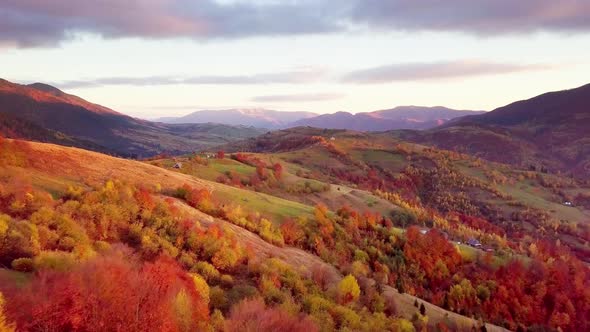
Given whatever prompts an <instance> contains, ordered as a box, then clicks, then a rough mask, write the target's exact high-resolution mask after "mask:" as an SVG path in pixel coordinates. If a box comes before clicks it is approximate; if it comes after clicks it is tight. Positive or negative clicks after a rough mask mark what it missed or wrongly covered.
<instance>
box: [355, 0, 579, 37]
mask: <svg viewBox="0 0 590 332" xmlns="http://www.w3.org/2000/svg"><path fill="white" fill-rule="evenodd" d="M352 20H353V21H355V22H357V23H362V24H365V25H366V26H369V27H371V28H378V29H386V30H404V31H451V32H464V33H470V34H476V35H501V34H514V33H530V32H536V31H571V32H574V31H584V32H588V31H590V1H584V0H559V1H556V0H477V1H474V0H445V1H441V0H421V1H415V0H391V1H383V0H363V1H358V2H356V4H355V6H354V9H353V11H352Z"/></svg>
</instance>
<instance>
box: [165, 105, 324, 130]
mask: <svg viewBox="0 0 590 332" xmlns="http://www.w3.org/2000/svg"><path fill="white" fill-rule="evenodd" d="M316 115H317V114H315V113H310V112H280V111H273V110H266V109H261V108H253V109H229V110H215V111H207V110H204V111H196V112H194V113H191V114H188V115H185V116H182V117H172V118H171V117H168V118H160V119H158V120H157V121H160V122H165V123H207V122H214V123H223V124H227V125H244V126H252V127H257V128H267V129H278V128H284V127H285V126H287V125H289V124H290V123H292V122H295V121H298V120H301V119H306V118H310V117H314V116H316Z"/></svg>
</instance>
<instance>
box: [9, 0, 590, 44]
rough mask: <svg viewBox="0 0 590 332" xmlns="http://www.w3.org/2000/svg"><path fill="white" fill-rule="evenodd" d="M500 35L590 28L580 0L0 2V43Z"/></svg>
mask: <svg viewBox="0 0 590 332" xmlns="http://www.w3.org/2000/svg"><path fill="white" fill-rule="evenodd" d="M359 27H366V28H368V29H370V30H386V31H392V30H395V31H452V32H464V33H469V34H476V35H502V34H513V33H528V32H533V31H584V32H588V31H590V2H589V1H584V0H559V1H556V0H478V1H474V0H445V1H441V0H421V1H416V0H387V1H384V0H297V1H294V0H282V1H281V0H272V1H271V0H265V1H262V0H259V1H252V0H233V1H227V0H225V1H223V2H221V1H220V0H217V1H216V0H198V1H194V0H135V1H121V0H96V1H80V0H51V1H47V0H2V1H1V2H0V44H11V45H16V46H19V47H38V46H55V45H58V44H59V43H60V42H62V41H64V40H69V39H72V38H75V36H76V35H77V34H80V33H91V34H97V35H100V36H102V37H104V38H122V37H137V38H148V39H164V38H192V39H196V40H205V39H212V38H244V37H252V36H292V35H305V34H323V33H331V32H350V31H351V30H355V29H357V28H359Z"/></svg>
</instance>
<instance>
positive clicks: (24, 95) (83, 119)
mask: <svg viewBox="0 0 590 332" xmlns="http://www.w3.org/2000/svg"><path fill="white" fill-rule="evenodd" d="M0 113H1V114H3V115H4V117H3V119H2V120H3V123H4V125H3V127H5V128H8V129H10V130H4V131H3V132H2V134H3V135H5V136H9V137H22V138H29V139H41V140H43V141H47V142H54V143H61V141H62V140H56V139H53V138H51V137H52V136H56V135H57V136H67V137H69V141H70V144H68V145H75V146H80V147H85V148H92V149H94V150H97V151H103V152H114V153H117V154H120V155H124V156H136V157H141V156H149V155H155V154H158V153H162V152H168V153H182V152H188V151H194V150H198V149H200V148H203V147H211V146H213V145H216V144H223V143H227V142H230V141H232V140H235V139H241V138H246V137H251V136H255V135H258V134H259V133H260V131H259V130H256V129H254V128H249V127H233V126H227V125H216V124H200V125H169V124H162V123H154V122H149V121H145V120H139V119H135V118H132V117H129V116H126V115H123V114H121V113H117V112H115V111H113V110H111V109H108V108H106V107H103V106H100V105H96V104H92V103H90V102H87V101H85V100H83V99H81V98H79V97H77V96H73V95H69V94H66V93H64V92H62V91H60V90H59V89H57V88H55V87H52V86H49V85H45V84H41V83H35V84H31V85H19V84H14V83H10V82H8V81H5V80H0ZM6 117H9V119H18V120H19V121H20V122H22V123H27V124H28V125H27V127H28V130H22V131H20V132H18V131H17V132H15V130H19V129H22V128H23V126H17V127H16V128H11V126H12V125H13V124H14V123H9V122H8V121H6V119H7V118H6ZM13 122H14V121H13ZM33 126H34V128H35V130H32V129H33ZM46 130H49V131H53V132H55V133H54V134H52V135H48V133H47V132H46ZM89 143H92V144H89Z"/></svg>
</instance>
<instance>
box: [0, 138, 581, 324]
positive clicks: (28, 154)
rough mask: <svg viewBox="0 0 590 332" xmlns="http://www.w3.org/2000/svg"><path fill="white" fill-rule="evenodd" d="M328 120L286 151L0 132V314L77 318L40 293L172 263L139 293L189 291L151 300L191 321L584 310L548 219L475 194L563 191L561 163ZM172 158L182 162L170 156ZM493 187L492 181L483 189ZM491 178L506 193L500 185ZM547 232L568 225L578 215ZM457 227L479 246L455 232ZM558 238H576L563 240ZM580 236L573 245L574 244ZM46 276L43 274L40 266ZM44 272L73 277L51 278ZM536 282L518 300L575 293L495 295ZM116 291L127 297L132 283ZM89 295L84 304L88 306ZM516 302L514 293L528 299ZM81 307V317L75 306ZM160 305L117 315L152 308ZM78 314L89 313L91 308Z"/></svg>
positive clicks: (487, 317)
mask: <svg viewBox="0 0 590 332" xmlns="http://www.w3.org/2000/svg"><path fill="white" fill-rule="evenodd" d="M305 133H310V132H309V129H306V130H305ZM293 134H294V133H293V132H291V134H290V135H293ZM328 134H329V136H328V137H324V139H321V138H320V137H321V135H313V136H317V137H315V138H305V139H304V140H305V141H308V140H311V141H313V142H314V143H312V144H302V145H301V146H302V147H303V148H300V149H296V150H283V151H280V152H279V151H276V152H275V153H270V154H268V153H255V154H244V153H236V154H233V155H229V154H228V155H223V154H222V153H221V154H219V155H218V154H213V153H212V154H211V155H209V157H210V158H207V157H208V155H207V154H199V155H196V156H195V155H191V156H185V157H181V158H177V159H176V160H173V159H156V160H151V161H146V162H137V161H131V160H125V159H119V158H113V157H109V156H106V155H102V154H98V153H94V152H89V151H85V150H80V149H75V148H64V147H60V146H56V145H50V144H39V143H25V142H18V141H11V140H4V141H2V142H0V146H1V150H0V156H1V157H0V169H1V170H2V174H3V176H2V177H1V178H0V181H1V182H0V184H1V186H0V203H1V204H0V221H2V223H1V224H0V226H2V227H0V231H2V232H0V237H2V238H1V239H0V240H1V241H0V244H1V245H0V260H1V262H0V263H2V264H3V266H6V267H9V268H10V270H4V271H2V273H0V278H1V280H0V281H2V282H1V283H0V285H2V286H0V292H2V293H3V294H4V296H5V297H6V299H7V302H6V303H7V304H6V315H7V317H8V319H9V321H14V322H16V323H17V324H18V325H19V326H23V327H24V326H29V327H30V326H34V325H27V324H42V326H52V327H53V328H55V329H64V328H67V326H69V325H67V324H71V322H72V321H71V320H69V318H68V319H66V318H65V317H77V316H75V315H73V314H72V311H70V310H72V309H70V307H67V306H64V305H63V304H62V303H61V302H60V303H56V302H51V301H54V300H57V299H68V301H70V300H72V301H82V302H84V301H93V300H92V299H105V300H106V298H105V296H111V295H109V294H119V293H120V294H127V293H126V292H131V291H132V292H135V293H137V292H145V291H147V290H149V289H151V288H150V287H156V288H154V289H158V288H157V285H155V284H152V281H149V280H161V279H160V278H163V276H164V275H163V274H162V273H164V274H165V273H169V272H170V271H175V272H170V273H172V275H174V276H175V277H173V280H172V281H170V282H169V283H168V284H169V285H171V286H169V287H172V288H166V289H169V292H171V293H165V294H164V293H157V292H155V291H154V292H148V293H149V294H151V293H153V294H154V296H156V295H157V294H160V295H158V296H156V297H154V298H150V299H149V301H152V302H150V303H154V305H156V303H158V304H157V306H159V308H168V307H170V308H178V307H177V305H178V302H177V301H178V296H181V295H179V294H181V293H183V292H184V293H186V294H191V295H189V297H188V298H187V300H186V301H188V302H190V303H192V305H190V306H189V307H188V308H191V309H190V310H195V315H197V316H199V317H201V318H200V320H191V319H184V320H181V319H180V317H183V316H179V315H180V312H181V311H178V310H177V309H174V310H172V311H169V310H163V311H157V312H158V315H164V316H166V317H168V318H166V319H169V320H170V321H171V322H176V323H174V324H180V323H179V322H181V321H182V322H184V323H183V324H185V326H192V327H193V329H221V330H223V329H225V330H228V331H235V330H236V326H239V324H243V323H244V321H243V320H244V319H246V320H248V319H250V320H252V319H253V320H255V321H254V322H251V323H252V324H275V323H271V322H269V321H256V320H257V319H266V318H264V317H274V315H279V316H281V317H283V318H282V319H281V320H280V321H281V322H284V323H281V324H288V325H286V326H292V327H291V328H295V329H296V328H302V327H297V326H299V325H298V324H303V325H304V326H305V327H304V329H306V330H311V331H315V330H325V331H330V330H351V329H352V330H365V331H374V330H387V329H389V330H394V331H395V330H399V329H401V327H402V326H408V324H409V326H413V327H415V328H417V329H421V328H422V327H425V326H429V327H430V328H449V329H451V330H465V331H466V330H470V329H471V328H472V327H473V326H479V325H481V324H482V321H485V322H486V326H487V328H488V329H491V330H501V328H498V327H495V326H493V325H491V324H489V322H492V323H496V324H500V325H502V326H505V327H507V328H510V329H515V328H517V327H519V326H530V325H531V324H538V325H547V326H557V327H561V326H563V327H566V328H567V327H568V324H570V323H568V322H571V321H550V319H551V318H546V317H551V315H556V314H560V315H561V314H562V313H563V314H567V315H568V317H574V318H575V319H576V321H578V322H580V321H582V322H585V321H584V320H583V319H582V318H581V317H584V315H586V313H587V312H586V311H584V310H585V309H583V306H581V305H580V303H583V302H584V301H586V300H587V297H586V295H585V293H583V292H582V291H581V290H580V289H579V287H582V286H583V285H586V284H587V282H588V280H589V277H590V274H589V273H588V270H587V266H586V265H583V264H582V263H580V261H579V260H578V259H577V258H575V257H574V256H571V254H569V253H568V252H567V251H564V249H566V246H563V245H562V246H561V247H554V246H547V244H546V243H545V242H543V241H544V240H545V239H546V238H549V237H552V236H554V235H553V234H554V233H552V232H546V233H540V234H541V235H542V236H533V235H534V233H535V232H537V233H539V228H537V227H539V224H537V222H536V221H534V220H527V221H526V222H527V223H528V224H527V227H525V228H523V229H522V230H521V229H512V228H510V227H512V226H510V227H508V226H507V225H513V224H515V223H514V221H512V222H510V223H506V224H503V223H502V222H496V221H494V220H488V219H483V215H484V212H485V213H488V211H487V210H485V209H483V208H482V207H481V206H479V204H480V203H482V202H488V201H486V200H489V202H490V204H491V202H492V201H494V200H497V202H496V203H497V204H496V205H498V206H502V204H506V207H502V208H501V209H500V210H503V209H505V208H506V209H507V208H508V207H511V208H515V209H516V210H517V211H521V210H519V209H520V207H519V204H520V202H525V203H526V204H530V205H531V206H537V205H538V206H541V205H543V204H545V202H551V199H553V198H554V195H555V194H554V193H553V192H552V191H550V190H547V189H546V186H547V185H548V183H551V184H552V185H555V186H557V185H559V188H560V190H563V191H569V190H572V192H580V190H582V189H583V187H580V186H579V185H578V184H576V183H575V182H571V181H570V182H563V183H559V181H565V180H564V179H562V178H560V177H551V178H549V177H548V178H538V177H537V175H536V174H529V175H527V176H524V173H522V174H521V173H520V171H518V170H514V169H511V168H508V167H505V166H502V165H493V166H494V167H493V168H491V167H492V164H487V163H483V162H481V161H479V160H476V159H472V158H468V157H465V156H460V155H455V154H449V153H447V152H442V151H436V150H432V149H429V148H426V147H423V146H419V145H412V144H403V143H401V142H399V141H397V140H394V139H392V138H391V137H390V136H388V135H386V134H383V135H376V136H373V135H365V134H358V133H353V132H329V133H328ZM299 135H302V136H305V134H301V133H300V134H299ZM332 137H333V138H334V139H333V140H332ZM278 143H279V144H281V143H280V142H278ZM295 143H296V144H299V143H297V142H295ZM222 157H223V158H222ZM178 162H181V163H182V167H181V168H174V165H175V164H176V163H178ZM277 165H280V166H277ZM443 166H444V167H443ZM434 169H437V170H438V171H437V172H446V173H442V174H446V175H445V176H452V178H451V179H452V181H451V183H448V182H445V181H444V177H443V179H439V178H437V176H436V174H435V173H429V171H431V170H434ZM494 171H497V172H498V174H496V173H494ZM424 172H426V173H424ZM527 174H528V173H527ZM519 175H523V177H522V178H519V177H518V176H519ZM503 177H506V178H507V179H504V178H503ZM424 179H429V181H424ZM435 180H436V181H435ZM478 181H480V182H483V183H480V182H478ZM543 181H544V182H543ZM540 182H543V183H544V185H540ZM429 183H430V184H432V183H436V184H437V185H436V186H431V187H429V186H428V185H429ZM459 184H460V185H459ZM488 186H489V187H488ZM491 186H493V187H491ZM426 189H428V190H429V191H426ZM496 190H497V191H500V192H499V193H495V194H494V195H492V193H494V192H495V191H496ZM462 191H464V192H469V193H470V194H469V196H471V197H473V200H466V201H464V200H465V199H463V198H462V199H461V200H453V199H450V200H449V199H444V200H439V199H436V197H438V196H444V194H445V192H452V193H453V196H457V197H463V196H462V194H461V192H462ZM504 191H506V192H511V193H510V195H512V196H513V197H510V198H507V197H503V196H502V195H504ZM582 191H583V190H582ZM429 192H436V193H437V195H436V197H432V195H430V194H429ZM539 200H540V201H539ZM513 201H517V202H518V204H517V203H515V202H513ZM554 203H555V202H554ZM482 204H483V203H482ZM522 204H524V203H522ZM556 204H557V203H556ZM326 206H328V207H326ZM474 207H475V208H474ZM527 209H528V210H531V211H533V210H535V208H534V207H528V208H527ZM552 209H555V211H554V212H553V213H555V214H556V215H557V216H559V217H562V218H570V219H571V220H569V219H568V221H567V223H568V224H569V223H572V224H574V223H577V224H578V225H582V224H583V222H582V221H581V220H577V219H576V218H583V216H585V213H586V212H587V211H585V210H583V209H580V208H577V207H576V208H573V211H577V212H572V211H569V210H565V209H564V210H561V209H558V208H557V206H556V205H553V206H552ZM468 212H474V213H473V214H470V213H468ZM504 212H506V213H507V211H504ZM415 225H420V228H417V227H415ZM528 227H530V229H528ZM559 227H561V226H559ZM559 227H558V229H559ZM580 227H582V226H580ZM560 231H561V229H560ZM520 233H522V234H520ZM558 233H559V234H564V235H568V237H571V238H572V240H573V239H577V240H579V239H580V237H579V235H578V234H577V233H576V232H575V231H574V232H572V233H571V234H565V233H564V232H555V234H558ZM36 234H38V235H36ZM468 237H474V238H477V239H479V240H480V241H481V242H482V243H484V245H485V246H486V247H488V248H491V249H492V250H491V251H484V250H483V249H476V248H472V247H469V246H465V245H464V244H460V245H459V244H457V243H455V242H456V241H461V242H464V241H465V240H466V239H467V238H468ZM543 243H545V244H543ZM562 243H564V244H566V245H567V246H573V245H572V244H570V242H568V239H567V238H563V239H562ZM121 245H123V246H124V247H121ZM586 245H587V244H585V243H581V244H580V248H581V250H582V251H581V252H583V249H584V248H585V246H586ZM125 250H131V252H132V253H131V254H129V253H125V252H126V251H125ZM486 250H487V249H486ZM122 255H123V256H130V257H133V258H132V259H131V260H128V259H122V258H120V257H122ZM169 259H172V261H170V260H169ZM167 260H168V261H167ZM154 262H155V263H156V265H150V264H153V263H154ZM434 262H437V263H436V264H434ZM552 262H553V263H552ZM152 266H161V267H162V269H164V267H165V269H167V270H161V269H160V270H154V269H153V267H152ZM435 266H436V267H435ZM563 266H567V268H568V269H570V270H571V275H568V276H567V277H566V278H565V279H563V280H561V281H560V282H558V283H554V282H553V281H552V280H554V278H545V277H543V278H540V277H539V275H538V273H541V272H540V271H544V272H543V273H547V274H553V273H557V271H558V270H559V269H561V268H563ZM433 267H435V268H433ZM121 268H124V269H131V270H125V271H127V272H125V273H123V275H125V276H127V277H125V278H131V276H136V277H137V278H144V279H141V280H148V281H146V282H143V283H140V284H137V285H136V284H134V283H133V280H131V279H125V278H123V279H122V280H118V281H114V280H112V279H109V278H114V277H115V276H116V275H117V274H113V273H110V272H109V273H107V272H104V273H101V272H96V271H112V270H113V269H121ZM134 271H135V272H134ZM166 271H169V272H166ZM187 271H188V272H190V273H191V274H190V275H191V276H192V277H193V278H196V279H198V280H202V281H198V282H196V285H197V289H196V290H195V289H193V288H191V287H195V286H193V285H195V284H194V283H190V285H189V284H186V283H184V282H181V280H185V279H183V278H185V275H186V273H187ZM88 273H90V275H94V276H96V277H95V278H99V279H100V280H101V281H100V282H102V283H103V284H104V285H118V284H124V285H128V286H126V287H124V288H123V289H121V290H118V291H116V292H114V293H110V291H108V290H107V289H103V288H97V287H92V286H91V285H90V284H87V283H86V281H84V282H82V283H80V282H79V280H91V279H88V277H87V276H88ZM45 275H49V276H51V277H50V278H51V279H49V281H47V280H48V279H43V278H42V277H41V276H45ZM168 276H169V277H166V278H172V277H170V274H168ZM133 278H135V277H133ZM146 278H147V279H146ZM572 278H577V279H576V280H578V282H577V283H574V282H573V281H572V280H573V279H572ZM51 280H55V282H58V283H57V284H55V285H62V284H63V285H67V287H70V288H64V289H61V288H59V287H53V286H51V285H54V284H53V283H52V281H51ZM174 280H176V281H174ZM515 281H518V282H522V283H525V284H526V285H524V286H519V284H518V282H517V283H515ZM533 281H534V282H543V283H547V284H543V285H537V286H538V287H546V289H547V290H548V291H547V293H545V295H543V296H540V297H534V298H531V299H530V301H531V302H530V303H535V304H534V305H541V303H545V302H544V301H547V298H546V297H547V296H551V297H553V296H554V294H556V293H560V294H564V296H565V297H562V298H559V299H558V300H557V301H563V300H564V299H566V300H568V301H571V302H572V303H576V304H575V306H574V307H575V308H579V309H577V310H574V311H569V312H567V313H565V312H564V311H563V310H565V309H563V308H567V307H562V306H561V305H560V306H556V307H554V308H553V309H552V311H548V312H547V314H541V315H539V316H538V317H540V318H539V319H537V318H529V317H522V316H519V315H517V314H515V313H513V312H508V311H494V310H492V308H501V307H502V306H503V305H506V303H508V301H510V299H512V298H513V297H509V298H506V297H505V296H504V294H505V293H504V292H508V293H509V294H513V293H515V292H521V291H524V290H525V289H528V288H529V287H537V286H533V285H532V284H531V285H529V283H531V282H533ZM549 282H551V284H548V283H549ZM580 282H581V283H580ZM573 284H575V285H576V286H575V287H573V288H572V285H573ZM72 287H73V288H72ZM40 289H41V290H43V292H50V293H48V295H47V296H46V297H45V299H46V300H44V301H49V302H43V301H40V299H39V298H38V295H36V294H39V290H40ZM67 289H81V291H83V292H90V293H91V294H92V296H88V297H84V299H83V300H82V299H75V300H74V299H73V298H72V297H71V296H72V294H75V293H68V292H67V291H66V290H67ZM166 294H168V295H166ZM170 294H172V295H170ZM174 294H176V295H174ZM461 294H463V295H461ZM572 294H582V295H576V296H573V295H572ZM113 296H114V295H113ZM182 296H185V295H182ZM416 296H417V297H418V299H416ZM523 296H524V295H521V296H520V295H519V296H518V297H517V298H524V297H523ZM253 298H254V299H253ZM128 299H129V300H128V301H134V297H133V296H128ZM28 301H30V302H28ZM108 301H110V302H112V301H114V299H110V300H108ZM117 301H119V300H117ZM183 301H185V300H183ZM257 301H258V302H257ZM64 303H65V302H64ZM85 303H86V304H85V306H86V307H87V308H92V307H93V306H95V303H94V302H85ZM117 303H119V302H117ZM123 303H124V302H123ZM530 303H528V302H526V303H525V302H523V303H520V304H518V306H519V307H521V308H523V310H524V308H525V307H527V308H528V306H530V305H532V304H530ZM559 303H562V302H559ZM131 306H133V303H132V302H131ZM127 307H128V306H122V307H116V310H119V311H120V312H121V313H122V316H121V317H126V316H124V313H125V312H126V309H125V308H127ZM422 307H423V308H422ZM17 308H27V310H29V308H30V309H31V310H36V312H37V314H36V315H29V314H27V312H28V311H27V310H25V311H19V310H18V309H17ZM47 308H53V309H51V310H49V309H47ZM113 308H114V307H113ZM245 308H257V309H255V310H257V311H256V314H254V315H253V316H252V315H251V316H244V315H245V313H244V311H243V310H246V309H245ZM47 310H48V311H47ZM56 310H57V311H59V312H64V313H65V315H64V316H53V317H64V320H55V319H49V318H47V320H45V321H43V322H42V323H41V322H40V321H39V319H46V317H50V316H45V315H46V314H47V315H48V314H49V313H50V312H55V311H56ZM114 310H115V309H114ZM252 310H254V309H252ZM527 310H529V309H527ZM531 310H532V309H531ZM0 311H1V310H0ZM79 315H82V316H83V317H86V316H84V315H86V312H85V311H84V310H81V311H79ZM167 315H168V316H167ZM164 316H157V315H156V316H154V317H156V318H153V319H155V320H150V318H145V322H144V320H142V321H141V322H140V321H135V320H131V321H130V322H128V323H126V324H131V325H129V326H136V325H134V324H143V323H145V324H148V322H151V323H152V324H158V323H159V322H161V319H163V317H164ZM158 317H161V318H158ZM195 317H196V316H195ZM245 317H250V318H245ZM85 319H86V318H85ZM92 319H95V318H93V316H88V322H94V321H93V320H92ZM122 319H123V318H122ZM130 319H131V318H130ZM545 319H547V320H546V321H545ZM271 321H272V320H271ZM85 322H86V320H85ZM199 322H200V323H199ZM48 324H49V325H48ZM64 324H66V325H64ZM109 324H119V323H117V322H109ZM199 324H205V325H199ZM276 324H278V323H276ZM289 324H291V325H289ZM584 324H585V323H584ZM137 326H139V325H137ZM271 326H275V329H279V330H280V329H285V328H287V329H288V328H289V327H285V325H282V327H278V325H271ZM238 330H239V329H238Z"/></svg>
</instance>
